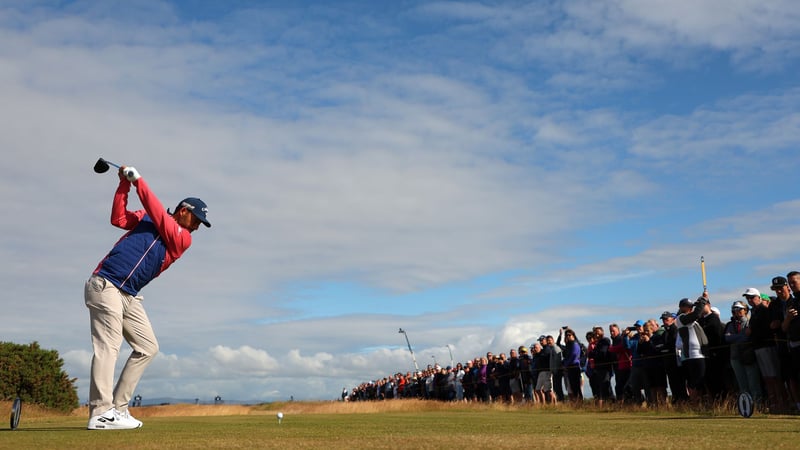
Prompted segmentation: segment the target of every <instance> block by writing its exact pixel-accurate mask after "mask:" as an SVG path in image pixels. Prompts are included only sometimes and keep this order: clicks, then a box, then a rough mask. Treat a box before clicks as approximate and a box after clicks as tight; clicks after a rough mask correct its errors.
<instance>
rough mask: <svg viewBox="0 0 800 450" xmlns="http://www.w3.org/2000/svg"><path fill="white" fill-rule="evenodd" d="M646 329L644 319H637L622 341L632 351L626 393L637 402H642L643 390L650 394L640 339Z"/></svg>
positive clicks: (626, 331)
mask: <svg viewBox="0 0 800 450" xmlns="http://www.w3.org/2000/svg"><path fill="white" fill-rule="evenodd" d="M643 330H644V321H643V320H637V321H636V323H634V324H633V326H632V327H628V328H626V329H625V333H623V335H622V341H623V342H624V343H625V347H627V348H628V350H630V352H631V376H630V378H629V379H628V384H627V385H626V386H625V391H626V393H627V394H628V395H629V396H630V399H631V401H633V402H634V403H636V404H641V403H642V402H643V401H644V399H643V398H642V390H644V392H645V393H646V395H647V397H649V396H650V394H649V392H648V391H649V384H648V383H647V375H646V374H645V370H644V362H643V361H642V354H641V352H640V351H639V340H640V337H641V333H642V331H643Z"/></svg>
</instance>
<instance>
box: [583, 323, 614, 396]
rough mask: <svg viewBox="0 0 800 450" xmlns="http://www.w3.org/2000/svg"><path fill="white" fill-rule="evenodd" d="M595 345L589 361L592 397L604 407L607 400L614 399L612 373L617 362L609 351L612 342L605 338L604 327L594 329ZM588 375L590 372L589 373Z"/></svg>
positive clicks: (592, 347) (590, 351)
mask: <svg viewBox="0 0 800 450" xmlns="http://www.w3.org/2000/svg"><path fill="white" fill-rule="evenodd" d="M592 334H593V338H594V343H593V345H592V346H591V347H590V348H591V350H589V355H588V357H589V361H591V364H590V366H591V376H590V377H589V384H590V385H591V387H592V396H593V397H594V398H595V403H596V404H597V405H598V406H603V403H604V402H605V401H606V400H609V399H611V398H612V395H611V371H612V370H613V365H614V363H615V362H616V360H615V359H614V358H612V356H613V353H611V352H610V351H609V348H610V347H611V340H610V339H609V338H607V337H605V335H604V334H605V333H604V331H603V327H594V328H592ZM587 373H588V371H587Z"/></svg>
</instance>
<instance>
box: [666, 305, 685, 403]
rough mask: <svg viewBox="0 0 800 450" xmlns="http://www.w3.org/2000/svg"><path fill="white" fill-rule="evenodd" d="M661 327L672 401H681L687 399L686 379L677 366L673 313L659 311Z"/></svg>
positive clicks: (676, 335)
mask: <svg viewBox="0 0 800 450" xmlns="http://www.w3.org/2000/svg"><path fill="white" fill-rule="evenodd" d="M661 329H662V330H663V331H664V347H663V349H662V351H661V356H662V364H663V365H664V372H666V374H667V381H668V382H669V390H670V391H671V392H672V402H673V403H682V402H685V401H686V400H688V399H689V394H688V393H687V392H686V379H685V378H684V377H683V371H681V370H680V367H679V366H678V361H677V356H676V353H675V342H676V341H677V339H678V327H677V326H676V325H675V314H674V313H671V312H669V311H664V312H663V313H661Z"/></svg>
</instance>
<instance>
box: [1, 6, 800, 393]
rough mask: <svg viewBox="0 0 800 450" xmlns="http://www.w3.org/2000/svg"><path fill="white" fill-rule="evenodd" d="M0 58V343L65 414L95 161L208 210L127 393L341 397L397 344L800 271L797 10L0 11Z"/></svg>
mask: <svg viewBox="0 0 800 450" xmlns="http://www.w3.org/2000/svg"><path fill="white" fill-rule="evenodd" d="M0 41H2V42H3V43H4V45H3V46H1V47H0V94H1V95H2V98H3V106H2V108H0V114H1V115H2V116H1V117H0V119H1V120H0V127H1V128H0V131H1V132H0V145H1V146H2V148H3V149H4V155H5V161H4V164H3V165H2V166H0V186H1V187H2V189H0V195H1V196H2V202H3V207H4V210H5V211H4V212H5V216H6V220H4V221H2V223H0V234H2V236H3V237H4V238H3V240H2V245H0V252H2V253H0V256H2V258H3V261H5V263H4V270H2V271H0V280H2V285H3V286H4V296H3V300H2V303H3V314H2V315H0V330H2V332H3V333H2V339H3V340H7V341H13V342H20V343H26V342H31V341H38V342H40V344H42V345H43V346H44V347H46V348H54V349H56V350H58V351H59V353H60V354H61V356H62V357H63V358H64V360H65V368H66V369H67V371H68V373H69V374H70V375H71V376H74V377H77V378H78V382H77V383H78V386H79V395H80V397H81V399H82V400H85V399H86V397H87V396H88V380H87V376H88V373H89V362H90V359H91V353H90V350H91V347H90V341H89V330H88V313H87V311H86V309H85V307H84V306H83V300H82V285H83V282H84V281H85V279H86V278H87V277H88V276H89V274H90V273H91V270H92V269H93V268H94V267H95V265H96V264H97V262H98V261H99V260H100V259H101V258H102V256H103V255H104V254H105V253H106V252H107V251H108V249H109V248H110V246H111V245H112V244H113V242H115V240H116V239H117V238H118V237H119V236H120V234H121V232H120V230H117V229H114V228H113V227H111V226H110V225H109V223H108V214H109V209H110V201H111V196H112V194H113V191H114V188H115V180H114V177H113V176H98V175H95V174H94V173H93V172H91V167H92V165H93V164H94V162H95V161H96V159H97V158H98V157H99V156H103V157H105V158H107V159H109V160H111V161H114V162H117V163H120V164H128V165H134V166H136V167H137V168H138V169H139V171H140V172H141V173H142V175H143V176H144V177H145V178H146V179H147V180H148V181H149V183H150V185H151V187H152V188H153V189H154V190H155V192H156V193H157V194H158V195H159V197H160V198H161V200H162V201H163V202H164V203H165V204H166V205H170V206H171V205H173V204H175V203H176V202H178V201H179V200H180V199H182V198H184V197H186V196H190V195H191V196H197V197H200V198H202V199H204V200H205V201H206V202H207V203H208V204H209V208H210V216H209V217H210V219H211V222H212V223H213V227H212V228H211V229H202V230H200V231H199V232H198V233H197V234H196V235H195V243H194V245H193V247H192V248H191V250H190V251H189V252H188V253H187V254H186V255H185V257H184V258H182V259H181V260H180V261H179V262H178V263H176V264H175V265H173V266H172V267H171V268H170V269H169V271H167V272H165V273H164V274H163V275H162V276H161V277H160V278H159V279H157V280H155V281H154V282H153V283H152V284H151V285H149V286H148V287H147V288H146V290H145V291H143V294H144V295H145V305H146V308H147V310H148V313H149V315H150V317H151V320H152V321H153V324H154V327H155V331H156V335H157V336H158V337H159V341H160V346H161V352H162V353H161V354H160V355H159V356H158V357H157V358H156V360H155V362H154V363H153V365H152V366H151V367H150V368H149V369H148V372H147V373H146V374H145V376H144V378H143V380H142V382H141V383H140V385H139V388H138V393H139V394H141V395H142V396H143V397H144V398H145V399H146V398H156V397H175V398H187V399H194V398H200V399H204V400H205V399H207V400H209V401H210V400H211V399H213V398H214V397H215V396H216V395H220V396H222V397H223V398H227V399H238V400H263V401H269V400H284V399H287V398H289V397H290V396H294V398H296V399H305V398H309V399H327V398H335V397H336V396H338V394H339V393H340V392H341V389H342V387H343V386H347V387H351V386H353V385H355V384H357V383H359V382H361V381H364V380H370V379H375V378H378V377H383V376H384V375H386V374H389V373H394V372H396V371H400V370H402V371H406V370H409V369H410V368H411V367H412V364H411V360H410V356H409V354H408V349H407V347H406V343H405V339H404V338H403V336H402V335H400V334H398V333H397V329H398V328H400V327H402V328H403V329H405V330H406V331H407V333H408V336H409V339H410V340H411V343H412V345H413V347H414V349H415V352H416V353H417V356H418V358H417V359H418V360H419V362H420V363H422V364H427V363H428V362H430V361H431V360H432V359H433V358H431V356H434V357H436V359H437V360H438V361H446V360H448V359H449V352H448V349H447V346H448V345H450V348H451V349H452V351H453V354H454V357H455V359H457V360H464V359H467V358H471V357H474V356H477V355H480V354H483V353H485V352H486V351H493V352H496V353H497V352H501V351H508V349H510V348H512V347H517V346H518V345H521V344H524V345H528V344H530V342H531V340H532V339H534V338H535V337H537V336H538V335H540V334H548V333H554V332H556V330H557V329H558V327H560V326H562V325H571V326H573V327H574V328H576V329H577V330H578V331H581V333H579V334H583V333H582V331H586V330H588V329H589V328H590V327H591V326H592V325H595V324H601V325H604V326H605V325H607V324H608V323H611V322H619V323H621V324H626V323H633V322H634V321H635V320H637V319H645V318H651V317H657V316H658V315H659V314H660V313H661V312H662V311H664V310H665V309H668V310H674V309H675V308H676V306H677V301H678V300H679V299H680V298H682V297H694V296H696V295H699V294H700V292H701V291H702V280H701V273H700V257H701V256H704V257H705V260H706V267H707V270H708V284H709V291H710V294H711V298H712V302H714V303H715V304H716V305H719V306H720V308H721V309H722V311H723V312H725V311H726V309H727V307H728V305H729V304H730V303H731V302H732V301H733V300H734V299H736V298H739V296H740V295H741V292H743V291H744V289H745V288H747V287H756V288H758V289H761V290H762V291H766V290H767V288H768V285H769V280H770V279H771V277H773V276H775V275H779V274H785V273H786V272H788V271H789V270H796V269H798V268H800V260H798V258H797V255H796V251H795V247H796V245H797V243H798V240H797V236H798V235H799V234H798V232H800V226H798V221H797V217H798V214H800V198H798V188H797V181H796V174H797V173H798V169H800V167H798V166H800V158H798V150H797V148H798V144H800V86H799V85H798V81H797V75H796V74H797V72H798V68H800V12H798V9H797V7H796V5H795V4H794V2H792V1H766V2H764V1H745V0H740V1H722V0H713V1H711V0H708V1H697V0H694V1H655V0H652V1H646V0H645V1H642V0H639V1H633V0H630V1H626V0H614V1H612V0H608V1H588V0H586V1H581V0H578V1H569V2H562V1H555V0H553V1H534V2H417V1H400V2H315V1H307V2H256V1H252V2H246V1H241V2H162V1H137V2H84V1H74V2H49V1H41V2H35V1H34V2H31V1H7V2H4V3H3V5H2V6H0ZM132 204H133V205H134V206H137V203H136V201H132ZM125 352H127V349H124V350H123V353H125Z"/></svg>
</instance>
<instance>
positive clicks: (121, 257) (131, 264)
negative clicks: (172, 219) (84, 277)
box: [97, 215, 167, 296]
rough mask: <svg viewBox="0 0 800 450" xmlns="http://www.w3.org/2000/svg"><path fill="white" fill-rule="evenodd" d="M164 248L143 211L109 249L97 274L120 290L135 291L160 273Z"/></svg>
mask: <svg viewBox="0 0 800 450" xmlns="http://www.w3.org/2000/svg"><path fill="white" fill-rule="evenodd" d="M166 255H167V248H166V246H164V242H163V241H162V240H161V237H160V236H159V234H158V230H157V229H156V226H155V224H153V222H152V221H151V220H150V217H149V216H147V215H145V216H144V217H142V220H141V221H140V222H139V224H138V225H136V227H135V228H134V229H133V230H131V231H129V232H128V234H126V235H125V236H124V237H123V238H122V239H121V240H120V241H119V242H118V243H117V244H116V245H115V246H114V248H112V249H111V251H110V252H109V253H108V256H106V257H105V259H104V260H103V262H102V263H101V266H100V270H98V271H97V275H100V276H101V277H103V278H105V279H107V280H108V281H110V282H111V284H113V285H114V286H116V287H118V288H119V289H120V290H122V291H124V292H126V293H128V294H130V295H134V296H135V295H138V294H139V291H140V290H141V289H142V288H143V287H145V286H146V285H147V283H149V282H150V281H152V280H153V278H155V277H157V276H158V275H159V274H160V273H161V267H162V265H163V264H164V259H165V257H166Z"/></svg>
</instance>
